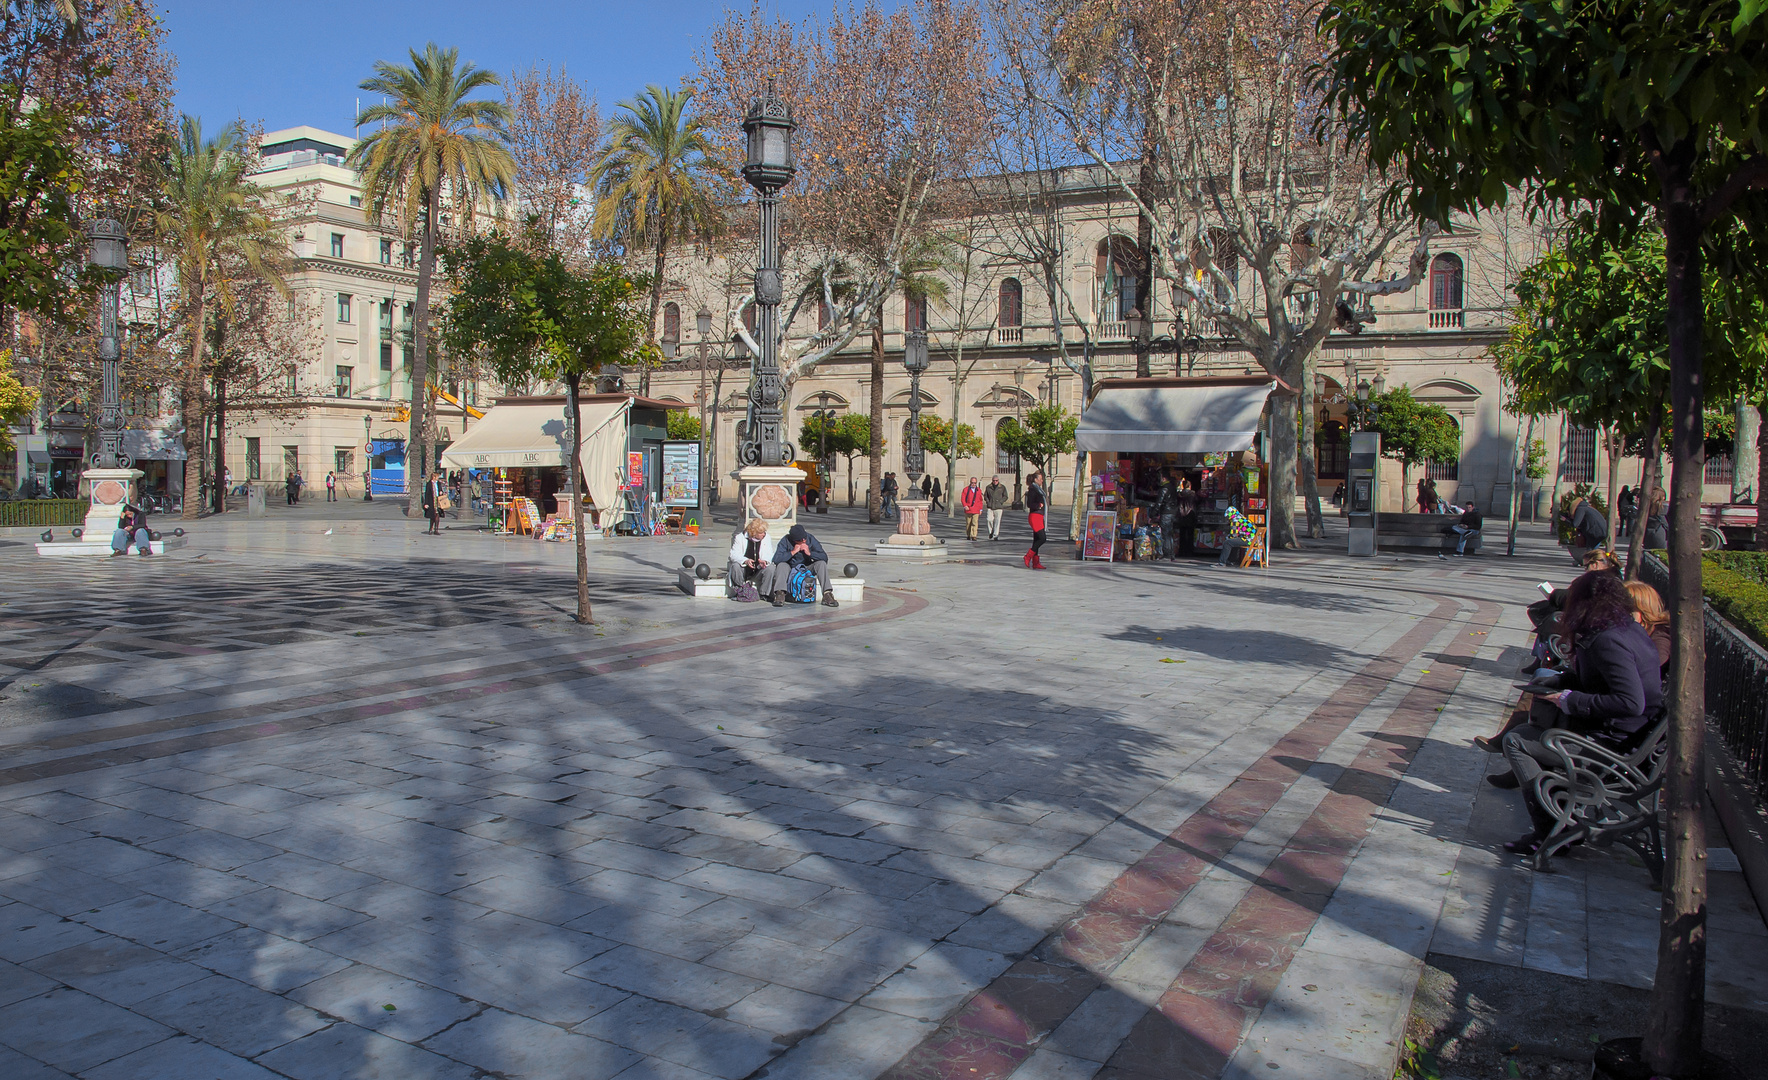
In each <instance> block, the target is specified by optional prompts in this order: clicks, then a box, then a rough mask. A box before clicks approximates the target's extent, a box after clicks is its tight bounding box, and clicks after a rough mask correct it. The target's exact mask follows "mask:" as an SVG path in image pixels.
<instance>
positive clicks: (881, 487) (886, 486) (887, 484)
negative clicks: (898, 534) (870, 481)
mask: <svg viewBox="0 0 1768 1080" xmlns="http://www.w3.org/2000/svg"><path fill="white" fill-rule="evenodd" d="M899 490H900V488H899V486H898V484H897V482H896V474H895V473H893V472H887V473H885V474H884V479H883V480H882V481H881V482H880V483H879V484H878V510H879V511H880V512H881V513H883V514H884V515H886V516H889V515H890V514H894V513H896V493H897V491H899Z"/></svg>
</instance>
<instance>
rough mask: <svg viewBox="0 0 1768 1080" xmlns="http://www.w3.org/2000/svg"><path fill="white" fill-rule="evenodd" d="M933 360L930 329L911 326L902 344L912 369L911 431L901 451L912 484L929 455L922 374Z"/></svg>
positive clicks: (905, 365)
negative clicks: (923, 422)
mask: <svg viewBox="0 0 1768 1080" xmlns="http://www.w3.org/2000/svg"><path fill="white" fill-rule="evenodd" d="M930 363H931V361H929V360H928V358H927V331H925V330H910V331H909V332H908V334H907V335H906V339H905V340H904V342H903V348H902V366H903V368H904V369H905V370H906V371H908V373H909V433H908V439H907V445H905V446H904V447H903V451H902V472H903V475H904V476H907V477H908V478H909V486H911V487H913V486H914V484H915V483H916V482H917V481H918V480H920V478H921V473H922V471H923V470H922V465H924V464H925V463H926V455H925V454H924V453H923V452H922V451H921V374H922V373H923V372H925V371H926V370H927V368H928V365H929V364H930Z"/></svg>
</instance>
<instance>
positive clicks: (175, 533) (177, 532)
mask: <svg viewBox="0 0 1768 1080" xmlns="http://www.w3.org/2000/svg"><path fill="white" fill-rule="evenodd" d="M172 535H173V536H183V535H184V530H183V529H182V528H179V529H173V530H172Z"/></svg>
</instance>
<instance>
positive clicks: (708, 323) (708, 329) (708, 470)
mask: <svg viewBox="0 0 1768 1080" xmlns="http://www.w3.org/2000/svg"><path fill="white" fill-rule="evenodd" d="M694 329H695V330H696V331H697V332H698V333H699V335H700V397H699V402H700V514H701V517H702V518H704V517H705V515H706V511H707V507H708V506H709V505H710V503H709V502H708V501H707V499H708V496H707V493H706V482H707V480H709V479H710V478H711V476H712V469H713V465H714V463H713V461H712V460H711V456H712V428H711V425H710V424H709V423H708V422H707V418H706V408H707V405H708V404H712V405H713V406H714V407H713V409H712V421H711V423H717V422H718V409H717V407H716V403H715V402H713V403H709V402H707V400H706V339H707V338H709V337H711V336H712V312H710V311H707V310H706V305H704V304H701V305H700V310H698V311H696V312H694Z"/></svg>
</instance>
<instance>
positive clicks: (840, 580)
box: [675, 566, 866, 604]
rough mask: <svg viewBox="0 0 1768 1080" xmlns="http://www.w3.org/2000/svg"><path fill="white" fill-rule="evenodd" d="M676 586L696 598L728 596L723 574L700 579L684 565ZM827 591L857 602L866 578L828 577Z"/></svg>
mask: <svg viewBox="0 0 1768 1080" xmlns="http://www.w3.org/2000/svg"><path fill="white" fill-rule="evenodd" d="M675 577H676V582H675V583H676V587H677V588H679V589H680V590H681V591H682V592H684V593H687V594H688V595H689V596H691V597H693V598H694V599H696V600H723V599H726V598H727V597H728V596H729V590H728V589H727V588H726V583H725V576H724V574H723V573H722V572H721V573H715V574H713V575H712V576H711V577H709V578H707V579H706V580H705V581H701V580H700V578H699V577H698V576H696V575H695V573H694V568H692V567H687V566H684V567H682V568H681V569H680V570H677V571H676V572H675ZM829 591H830V592H833V593H834V594H835V599H836V601H838V602H840V603H843V604H857V603H860V602H861V601H863V600H865V598H866V579H865V578H862V577H830V578H829Z"/></svg>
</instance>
